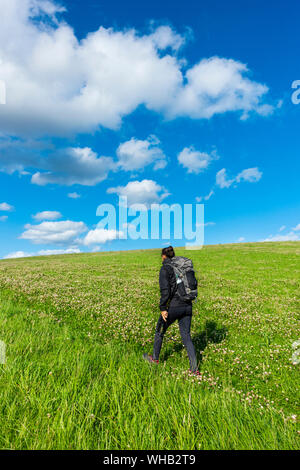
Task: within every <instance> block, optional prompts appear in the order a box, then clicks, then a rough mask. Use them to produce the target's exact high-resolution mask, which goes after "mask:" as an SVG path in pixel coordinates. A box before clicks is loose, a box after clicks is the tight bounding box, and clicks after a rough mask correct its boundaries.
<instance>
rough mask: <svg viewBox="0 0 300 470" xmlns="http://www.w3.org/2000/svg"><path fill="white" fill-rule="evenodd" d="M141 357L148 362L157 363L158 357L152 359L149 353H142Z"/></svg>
mask: <svg viewBox="0 0 300 470" xmlns="http://www.w3.org/2000/svg"><path fill="white" fill-rule="evenodd" d="M143 359H145V361H148V362H150V364H158V359H153V357H152V356H150V354H147V353H144V354H143Z"/></svg>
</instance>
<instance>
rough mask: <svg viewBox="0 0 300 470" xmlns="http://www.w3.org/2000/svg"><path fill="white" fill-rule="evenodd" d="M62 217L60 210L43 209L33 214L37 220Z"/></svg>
mask: <svg viewBox="0 0 300 470" xmlns="http://www.w3.org/2000/svg"><path fill="white" fill-rule="evenodd" d="M61 217H62V215H61V213H60V212H57V211H43V212H38V213H37V214H35V215H33V216H32V218H33V219H35V220H38V221H40V220H57V219H60V218H61Z"/></svg>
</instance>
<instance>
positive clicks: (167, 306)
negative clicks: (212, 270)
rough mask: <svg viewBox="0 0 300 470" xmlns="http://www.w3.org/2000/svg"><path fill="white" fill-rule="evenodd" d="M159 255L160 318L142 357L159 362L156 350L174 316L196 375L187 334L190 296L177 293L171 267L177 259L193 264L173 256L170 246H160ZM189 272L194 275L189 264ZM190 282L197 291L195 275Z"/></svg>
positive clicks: (190, 340)
mask: <svg viewBox="0 0 300 470" xmlns="http://www.w3.org/2000/svg"><path fill="white" fill-rule="evenodd" d="M161 256H162V267H161V269H160V273H159V287H160V303H159V308H160V311H161V315H160V316H159V319H158V322H157V325H156V330H155V337H154V346H153V355H149V354H147V353H145V354H143V358H144V359H145V360H146V361H148V362H150V363H156V364H158V361H159V354H160V350H161V346H162V342H163V338H164V334H165V332H166V331H167V328H168V327H169V326H170V325H171V324H172V323H174V322H175V320H178V324H179V330H180V334H181V339H182V342H183V344H184V346H185V348H186V350H187V353H188V357H189V361H190V372H192V373H193V374H195V375H199V371H198V368H197V359H196V353H195V348H194V345H193V343H192V339H191V335H190V329H191V320H192V300H186V298H187V297H189V296H188V295H186V296H185V300H183V299H182V297H183V296H182V295H180V294H179V287H178V286H179V284H180V283H181V282H182V281H181V280H180V278H179V277H178V276H177V275H176V270H174V262H175V261H176V260H179V263H180V262H182V263H185V262H187V263H189V264H188V265H189V266H192V262H191V261H190V260H188V258H183V257H175V252H174V249H173V247H172V246H169V247H167V248H163V249H162V252H161ZM182 260H183V261H182ZM175 266H176V265H175ZM179 272H180V271H179ZM189 272H192V273H193V276H194V271H193V270H192V269H191V268H189ZM193 282H194V286H193V287H194V289H195V290H194V291H191V289H190V291H191V292H197V281H196V280H195V278H194V281H193ZM182 285H183V284H182ZM187 285H188V284H187ZM195 286H196V287H195ZM181 294H182V291H181ZM196 295H197V294H195V296H196ZM195 296H194V297H195ZM190 297H192V296H190ZM192 298H193V297H192Z"/></svg>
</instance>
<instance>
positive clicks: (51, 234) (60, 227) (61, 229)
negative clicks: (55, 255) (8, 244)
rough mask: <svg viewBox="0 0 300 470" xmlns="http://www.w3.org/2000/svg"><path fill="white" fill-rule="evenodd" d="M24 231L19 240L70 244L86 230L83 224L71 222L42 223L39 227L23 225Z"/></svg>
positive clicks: (36, 242)
mask: <svg viewBox="0 0 300 470" xmlns="http://www.w3.org/2000/svg"><path fill="white" fill-rule="evenodd" d="M25 229H26V230H25V231H24V232H23V233H22V235H21V236H20V237H19V238H22V239H24V240H30V241H31V242H32V243H35V244H48V243H54V244H64V243H70V242H71V241H72V240H73V239H74V238H75V237H76V236H78V235H79V234H81V233H83V232H85V231H86V230H87V227H86V225H85V224H84V223H83V222H72V221H71V220H66V221H61V222H42V223H41V224H39V225H30V224H27V225H25Z"/></svg>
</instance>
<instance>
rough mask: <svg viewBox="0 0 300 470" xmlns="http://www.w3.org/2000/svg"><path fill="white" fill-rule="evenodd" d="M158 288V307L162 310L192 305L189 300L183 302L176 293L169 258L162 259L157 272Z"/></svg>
mask: <svg viewBox="0 0 300 470" xmlns="http://www.w3.org/2000/svg"><path fill="white" fill-rule="evenodd" d="M159 288H160V302H159V308H160V311H161V312H163V311H165V310H168V308H170V307H172V308H173V307H186V306H187V305H192V302H191V301H188V302H185V301H184V300H181V299H180V297H179V296H178V294H177V293H176V290H177V284H176V277H175V273H174V269H173V268H172V266H171V260H170V259H169V258H167V259H165V260H164V261H163V265H162V267H161V269H160V272H159Z"/></svg>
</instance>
